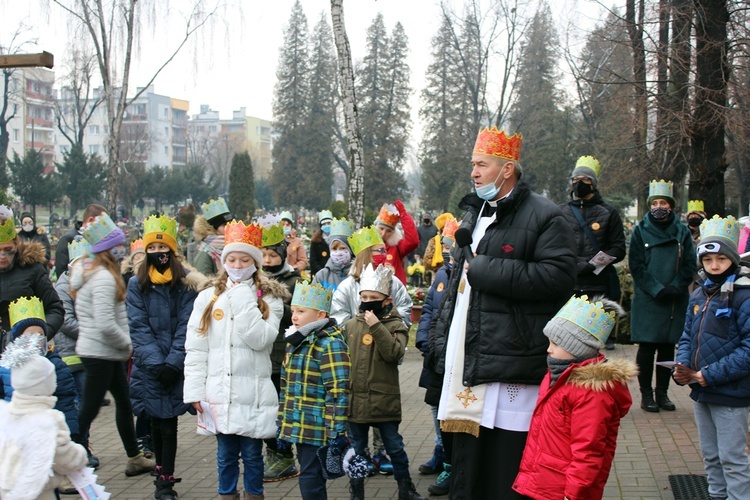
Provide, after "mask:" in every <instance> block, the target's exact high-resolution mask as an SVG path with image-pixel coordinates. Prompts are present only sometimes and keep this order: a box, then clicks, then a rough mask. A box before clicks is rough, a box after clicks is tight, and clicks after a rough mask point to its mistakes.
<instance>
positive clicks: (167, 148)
mask: <svg viewBox="0 0 750 500" xmlns="http://www.w3.org/2000/svg"><path fill="white" fill-rule="evenodd" d="M164 154H165V155H169V146H164Z"/></svg>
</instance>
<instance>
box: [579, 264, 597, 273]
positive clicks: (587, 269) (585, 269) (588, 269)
mask: <svg viewBox="0 0 750 500" xmlns="http://www.w3.org/2000/svg"><path fill="white" fill-rule="evenodd" d="M594 269H596V267H595V266H594V264H591V263H589V262H579V263H578V264H576V272H577V273H578V276H581V275H584V274H591V273H592V272H594Z"/></svg>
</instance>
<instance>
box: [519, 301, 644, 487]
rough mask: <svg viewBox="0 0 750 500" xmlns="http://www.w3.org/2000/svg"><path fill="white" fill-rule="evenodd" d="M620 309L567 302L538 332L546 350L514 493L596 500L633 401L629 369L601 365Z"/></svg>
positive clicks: (620, 363)
mask: <svg viewBox="0 0 750 500" xmlns="http://www.w3.org/2000/svg"><path fill="white" fill-rule="evenodd" d="M621 311H622V309H621V308H620V306H619V305H618V304H617V303H615V302H611V301H607V300H602V301H601V302H594V301H592V302H589V301H588V297H587V296H585V295H584V296H582V297H580V298H579V297H572V298H571V299H570V300H569V301H568V303H567V304H565V305H564V306H563V308H562V309H560V311H559V312H558V313H557V315H555V317H554V318H552V319H551V320H550V321H549V323H547V326H545V327H544V334H545V335H546V336H547V337H549V340H550V345H549V348H548V349H547V353H548V354H549V356H548V358H547V362H548V365H549V370H548V372H547V375H546V377H545V378H544V380H543V381H542V385H541V389H540V391H539V399H538V400H537V403H536V408H535V409H534V416H533V417H532V419H531V427H530V429H529V434H528V437H527V441H526V448H525V449H524V452H523V458H522V459H521V466H520V468H519V473H518V476H517V477H516V481H515V483H514V484H513V489H514V490H515V491H517V492H518V493H520V494H522V495H525V496H527V497H530V498H534V499H544V500H553V499H559V500H562V499H563V498H566V499H570V500H584V499H585V500H591V499H594V498H602V495H603V492H604V485H605V484H606V483H607V478H608V477H609V471H610V467H611V466H612V460H613V459H614V456H615V447H616V446H617V432H618V430H619V428H620V420H621V419H622V417H624V416H625V415H626V414H627V412H628V410H629V409H630V406H631V405H632V402H633V400H632V399H631V397H630V391H629V390H628V385H627V384H628V380H629V379H631V378H633V377H635V376H636V375H637V374H638V368H637V367H636V365H635V363H633V362H632V361H629V360H626V359H605V358H604V356H603V355H601V354H600V353H599V349H600V348H602V347H604V343H605V342H606V341H607V338H608V337H609V334H610V332H611V331H612V327H613V326H614V324H615V314H618V313H621Z"/></svg>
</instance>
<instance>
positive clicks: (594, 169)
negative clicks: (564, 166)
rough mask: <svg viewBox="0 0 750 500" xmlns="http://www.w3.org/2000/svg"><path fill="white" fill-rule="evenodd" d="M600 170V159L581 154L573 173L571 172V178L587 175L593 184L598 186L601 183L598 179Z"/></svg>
mask: <svg viewBox="0 0 750 500" xmlns="http://www.w3.org/2000/svg"><path fill="white" fill-rule="evenodd" d="M600 170H601V167H600V165H599V160H597V159H596V158H594V157H593V156H581V157H580V158H578V161H577V162H576V166H575V168H574V169H573V173H572V174H570V178H571V179H574V178H576V177H579V176H582V177H586V178H588V179H591V184H592V185H593V186H594V187H597V186H598V185H599V179H597V176H598V175H599V171H600Z"/></svg>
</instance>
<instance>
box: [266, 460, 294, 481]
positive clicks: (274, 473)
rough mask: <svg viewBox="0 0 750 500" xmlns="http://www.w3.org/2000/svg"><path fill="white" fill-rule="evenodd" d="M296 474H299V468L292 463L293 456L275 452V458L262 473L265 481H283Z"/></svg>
mask: <svg viewBox="0 0 750 500" xmlns="http://www.w3.org/2000/svg"><path fill="white" fill-rule="evenodd" d="M297 476H299V469H297V466H296V465H295V464H294V457H293V456H291V457H285V456H284V455H281V454H279V453H276V460H275V461H274V462H273V463H272V464H271V465H270V467H269V468H268V471H264V473H263V481H264V482H266V483H269V482H274V481H283V480H284V479H289V478H290V477H297Z"/></svg>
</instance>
